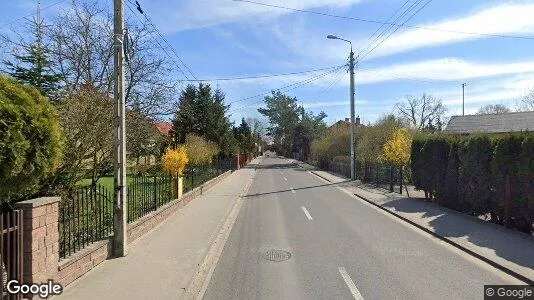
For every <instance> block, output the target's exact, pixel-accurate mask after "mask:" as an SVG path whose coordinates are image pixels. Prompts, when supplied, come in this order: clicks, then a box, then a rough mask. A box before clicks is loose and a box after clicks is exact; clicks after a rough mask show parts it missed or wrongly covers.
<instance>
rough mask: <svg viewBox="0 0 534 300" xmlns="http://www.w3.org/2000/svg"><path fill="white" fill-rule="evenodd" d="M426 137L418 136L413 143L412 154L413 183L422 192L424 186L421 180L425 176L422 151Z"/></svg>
mask: <svg viewBox="0 0 534 300" xmlns="http://www.w3.org/2000/svg"><path fill="white" fill-rule="evenodd" d="M425 140H426V139H425V137H422V136H418V137H416V138H415V139H414V140H413V142H412V151H411V153H410V161H411V162H412V163H411V169H412V182H413V185H414V186H415V188H416V189H419V190H422V189H423V186H422V183H421V178H422V176H423V174H422V173H423V170H425V167H424V165H423V158H424V156H423V155H422V153H421V151H422V149H423V146H424V145H425Z"/></svg>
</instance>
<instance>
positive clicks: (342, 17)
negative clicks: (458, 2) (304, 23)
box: [233, 0, 534, 40]
mask: <svg viewBox="0 0 534 300" xmlns="http://www.w3.org/2000/svg"><path fill="white" fill-rule="evenodd" d="M233 1H236V2H246V3H250V4H256V5H261V6H266V7H272V8H279V9H285V10H291V11H296V12H301V13H307V14H314V15H320V16H325V17H331V18H338V19H347V20H353V21H358V22H365V23H374V24H385V25H393V26H397V27H405V28H414V29H422V30H430V31H439V32H449V33H457V34H465V35H480V36H489V37H499V38H510V39H524V40H534V36H520V35H505V34H493V33H482V32H469V31H459V30H450V29H442V28H433V27H424V26H416V25H407V24H395V23H390V22H384V21H378V20H371V19H363V18H355V17H348V16H339V15H334V14H329V13H322V12H317V11H311V10H304V9H297V8H291V7H285V6H280V5H274V4H266V3H260V2H254V1H249V0H233Z"/></svg>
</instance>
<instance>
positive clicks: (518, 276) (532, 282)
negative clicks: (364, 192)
mask: <svg viewBox="0 0 534 300" xmlns="http://www.w3.org/2000/svg"><path fill="white" fill-rule="evenodd" d="M310 173H311V174H313V175H315V176H317V177H319V178H321V179H323V180H326V181H328V182H330V183H332V181H330V180H328V179H326V178H325V177H323V176H321V175H319V174H317V173H315V172H314V171H310ZM336 188H339V189H342V187H336ZM347 192H348V191H347ZM348 193H349V194H351V195H353V196H356V197H357V198H359V199H361V200H363V201H365V202H367V203H368V204H371V205H372V206H374V207H376V208H378V209H380V210H382V211H384V212H386V213H388V214H390V215H392V216H394V217H397V218H398V219H401V220H402V221H404V222H406V223H408V224H410V225H412V226H414V227H416V228H418V229H420V230H422V231H424V232H426V233H428V234H430V235H432V236H433V237H435V238H437V239H439V240H441V241H443V242H445V243H447V244H449V245H451V246H453V247H454V248H456V249H459V250H461V251H463V252H465V253H467V254H469V255H471V256H473V257H475V258H477V259H479V260H481V261H483V262H485V263H487V264H489V265H490V266H492V267H494V268H496V269H498V270H500V271H502V272H504V273H506V274H508V275H510V276H512V277H514V278H516V279H518V280H521V281H523V282H524V283H526V284H529V285H534V280H532V279H530V278H528V277H526V276H524V275H521V274H519V273H517V272H516V271H514V270H512V269H510V268H508V267H506V266H504V265H501V264H499V263H498V262H495V261H493V260H491V259H489V258H487V257H485V256H483V255H481V254H478V253H476V252H475V251H473V250H470V249H468V248H466V247H464V246H462V245H460V244H458V243H456V242H454V241H453V240H451V239H449V238H446V237H444V236H442V235H439V234H437V233H436V232H434V231H432V230H430V229H428V228H426V227H424V226H422V225H419V224H417V223H416V222H414V221H412V220H410V219H408V218H406V217H404V216H401V215H400V214H398V213H396V212H394V211H392V210H389V209H387V208H385V207H383V206H382V205H380V204H377V203H375V202H373V201H371V200H369V199H367V198H366V197H363V196H361V195H359V194H356V193H353V192H348Z"/></svg>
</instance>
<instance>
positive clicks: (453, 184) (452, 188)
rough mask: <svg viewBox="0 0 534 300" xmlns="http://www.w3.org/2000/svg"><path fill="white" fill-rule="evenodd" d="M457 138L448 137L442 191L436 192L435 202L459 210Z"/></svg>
mask: <svg viewBox="0 0 534 300" xmlns="http://www.w3.org/2000/svg"><path fill="white" fill-rule="evenodd" d="M459 146H460V144H459V140H458V138H457V137H452V138H451V139H449V149H448V152H449V156H448V158H447V170H446V172H445V173H446V174H445V182H444V186H443V192H442V193H438V199H437V202H438V204H440V205H443V206H445V207H448V208H451V209H455V210H460V204H459V203H458V199H459V197H458V192H459V188H460V185H459V176H460V174H459V167H460V158H459V157H458V148H459Z"/></svg>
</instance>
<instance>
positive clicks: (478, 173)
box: [459, 135, 494, 215]
mask: <svg viewBox="0 0 534 300" xmlns="http://www.w3.org/2000/svg"><path fill="white" fill-rule="evenodd" d="M493 148H494V146H493V143H492V141H491V139H490V137H489V136H488V135H475V136H471V137H469V138H467V139H466V140H464V141H463V142H462V143H461V144H460V148H459V158H460V170H459V180H460V182H461V183H462V184H461V185H460V194H461V195H462V198H463V199H461V200H460V201H459V202H460V205H461V208H462V209H461V211H463V212H465V213H469V214H473V215H481V214H486V213H488V212H490V204H491V201H492V185H491V183H492V180H491V179H492V173H491V159H492V156H493Z"/></svg>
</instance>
